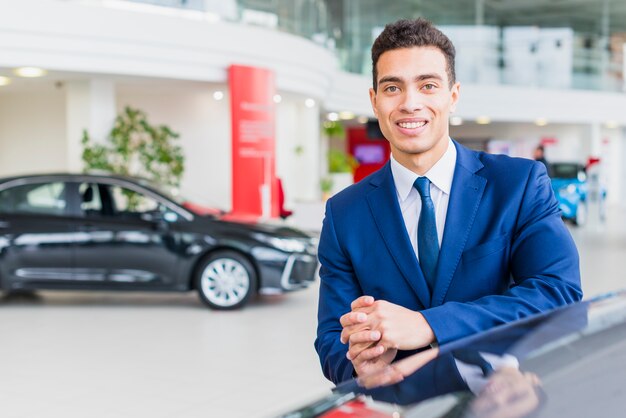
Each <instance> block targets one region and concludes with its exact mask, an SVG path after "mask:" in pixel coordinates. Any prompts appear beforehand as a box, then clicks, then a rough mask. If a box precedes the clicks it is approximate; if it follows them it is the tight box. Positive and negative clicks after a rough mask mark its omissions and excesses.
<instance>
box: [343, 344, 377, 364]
mask: <svg viewBox="0 0 626 418" xmlns="http://www.w3.org/2000/svg"><path fill="white" fill-rule="evenodd" d="M351 350H352V347H350V350H348V356H352V353H351V352H350V351H351ZM354 351H356V350H354ZM383 354H385V347H383V346H382V345H381V344H376V345H375V346H373V347H372V348H367V349H365V350H361V351H360V353H358V354H356V355H354V357H351V358H350V357H348V359H350V360H358V361H360V362H363V361H369V360H373V359H375V358H377V357H380V356H382V355H383Z"/></svg>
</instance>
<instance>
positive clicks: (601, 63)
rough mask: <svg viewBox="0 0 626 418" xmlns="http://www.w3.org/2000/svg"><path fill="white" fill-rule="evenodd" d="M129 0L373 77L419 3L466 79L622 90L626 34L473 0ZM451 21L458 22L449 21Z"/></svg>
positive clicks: (556, 86)
mask: <svg viewBox="0 0 626 418" xmlns="http://www.w3.org/2000/svg"><path fill="white" fill-rule="evenodd" d="M112 1H115V2H117V3H122V2H121V1H119V0H110V1H109V2H107V1H106V0H94V1H93V2H94V3H101V4H106V3H110V2H112ZM83 2H84V1H83ZM126 2H127V3H133V4H136V5H138V4H142V5H148V6H153V7H168V8H172V9H176V10H179V11H180V10H184V11H189V12H192V11H193V12H198V13H204V14H206V15H207V16H211V18H212V19H213V20H218V19H219V20H225V21H231V22H237V23H241V24H246V25H255V26H262V27H266V28H270V29H272V30H278V31H283V32H287V33H291V34H295V35H298V36H302V37H305V38H307V39H309V40H311V41H313V42H314V43H316V44H318V45H320V46H323V47H325V48H328V49H329V50H332V51H334V52H335V54H336V55H337V58H338V60H339V63H340V66H341V68H343V69H344V70H345V71H348V72H352V73H358V74H365V75H371V59H370V47H371V44H372V41H373V39H374V38H375V37H376V36H377V34H378V33H380V31H381V30H382V27H383V23H381V22H390V21H394V20H396V19H397V18H399V17H414V16H415V15H416V13H417V12H416V10H418V8H420V7H421V13H422V14H423V15H425V16H426V17H428V18H431V19H432V20H433V21H434V22H435V23H437V24H438V25H439V27H440V28H441V29H442V30H443V31H444V32H445V33H446V34H447V35H448V36H449V37H450V38H451V39H452V41H453V42H454V44H455V46H456V49H457V78H458V79H459V80H460V81H462V82H464V83H478V84H492V85H493V84H507V85H521V86H530V87H547V88H562V89H571V88H573V89H585V90H603V91H623V89H624V81H623V80H624V79H623V77H624V76H623V70H624V58H623V53H624V50H623V48H624V43H625V42H626V35H624V34H622V33H615V34H612V35H608V36H604V37H603V36H600V35H599V34H597V33H583V32H580V31H574V30H572V29H569V28H549V27H538V26H509V27H503V28H499V27H496V26H489V25H474V24H473V23H474V22H473V21H474V17H473V14H472V13H473V9H471V7H474V6H473V5H474V2H473V1H465V0H464V1H461V2H457V3H455V4H456V5H457V6H459V8H466V9H468V11H469V12H471V13H469V12H468V13H469V14H467V16H465V15H463V17H462V18H459V17H458V16H456V17H455V18H454V19H453V18H452V17H451V15H450V14H442V13H443V12H441V11H440V10H441V7H438V8H437V10H439V11H438V12H437V13H438V15H434V13H435V12H434V11H432V12H429V10H430V9H429V8H428V7H429V4H430V3H432V2H429V0H422V1H420V2H417V3H419V5H420V6H419V7H418V6H416V4H417V3H415V2H411V1H406V0H405V1H398V2H393V7H391V5H390V7H386V8H382V9H380V8H377V7H376V8H374V6H375V5H376V4H375V3H376V2H375V1H374V0H365V1H355V0H299V1H292V0H272V1H268V0H126ZM461 3H462V4H461ZM470 6H471V7H470ZM375 10H381V11H378V12H376V11H375ZM433 10H435V9H433ZM429 13H430V14H433V16H430V15H429ZM535 13H540V10H536V11H535ZM564 13H565V12H564ZM488 17H490V16H488ZM491 17H493V16H491ZM438 19H439V20H438ZM489 20H490V19H485V21H489ZM492 20H493V19H492ZM450 21H454V22H455V24H454V25H451V24H447V23H448V22H450ZM457 22H460V23H461V24H457Z"/></svg>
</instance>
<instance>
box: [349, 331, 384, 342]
mask: <svg viewBox="0 0 626 418" xmlns="http://www.w3.org/2000/svg"><path fill="white" fill-rule="evenodd" d="M380 337H381V334H380V331H369V330H367V331H361V332H355V333H354V334H352V335H350V338H348V341H349V342H350V345H352V344H358V343H373V342H376V341H378V340H380Z"/></svg>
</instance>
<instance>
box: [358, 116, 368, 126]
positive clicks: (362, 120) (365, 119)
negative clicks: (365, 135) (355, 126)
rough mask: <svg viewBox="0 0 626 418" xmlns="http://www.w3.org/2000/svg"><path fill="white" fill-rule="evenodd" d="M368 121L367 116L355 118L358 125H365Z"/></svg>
mask: <svg viewBox="0 0 626 418" xmlns="http://www.w3.org/2000/svg"><path fill="white" fill-rule="evenodd" d="M368 120H369V118H368V117H367V116H359V117H358V118H357V121H359V123H362V124H365V123H367V121H368Z"/></svg>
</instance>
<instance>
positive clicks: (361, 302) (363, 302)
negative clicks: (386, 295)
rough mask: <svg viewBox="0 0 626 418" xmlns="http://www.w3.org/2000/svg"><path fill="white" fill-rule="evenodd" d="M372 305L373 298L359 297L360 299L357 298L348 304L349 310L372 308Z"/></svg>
mask: <svg viewBox="0 0 626 418" xmlns="http://www.w3.org/2000/svg"><path fill="white" fill-rule="evenodd" d="M373 303H374V298H373V297H371V296H361V297H360V298H357V299H355V300H353V301H352V303H351V304H350V308H351V309H357V308H365V307H367V306H372V304H373Z"/></svg>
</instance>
